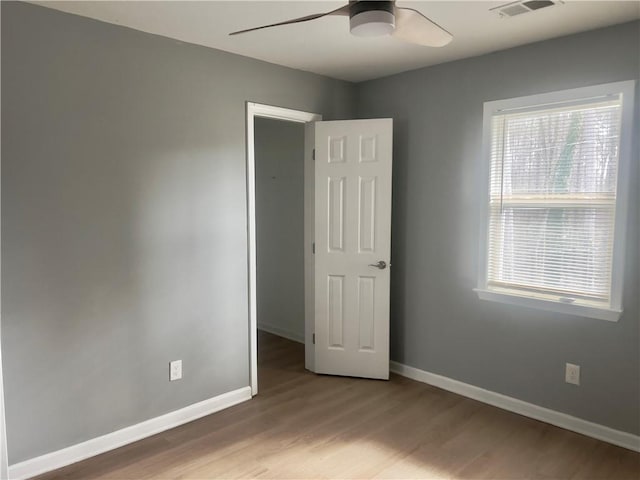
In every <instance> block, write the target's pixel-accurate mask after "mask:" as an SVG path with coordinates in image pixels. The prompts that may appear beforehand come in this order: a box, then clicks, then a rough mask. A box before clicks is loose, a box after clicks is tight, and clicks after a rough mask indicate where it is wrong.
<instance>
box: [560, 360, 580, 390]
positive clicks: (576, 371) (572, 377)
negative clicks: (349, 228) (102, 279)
mask: <svg viewBox="0 0 640 480" xmlns="http://www.w3.org/2000/svg"><path fill="white" fill-rule="evenodd" d="M564 381H565V382H567V383H571V384H573V385H580V365H574V364H573V363H567V365H566V367H565V370H564Z"/></svg>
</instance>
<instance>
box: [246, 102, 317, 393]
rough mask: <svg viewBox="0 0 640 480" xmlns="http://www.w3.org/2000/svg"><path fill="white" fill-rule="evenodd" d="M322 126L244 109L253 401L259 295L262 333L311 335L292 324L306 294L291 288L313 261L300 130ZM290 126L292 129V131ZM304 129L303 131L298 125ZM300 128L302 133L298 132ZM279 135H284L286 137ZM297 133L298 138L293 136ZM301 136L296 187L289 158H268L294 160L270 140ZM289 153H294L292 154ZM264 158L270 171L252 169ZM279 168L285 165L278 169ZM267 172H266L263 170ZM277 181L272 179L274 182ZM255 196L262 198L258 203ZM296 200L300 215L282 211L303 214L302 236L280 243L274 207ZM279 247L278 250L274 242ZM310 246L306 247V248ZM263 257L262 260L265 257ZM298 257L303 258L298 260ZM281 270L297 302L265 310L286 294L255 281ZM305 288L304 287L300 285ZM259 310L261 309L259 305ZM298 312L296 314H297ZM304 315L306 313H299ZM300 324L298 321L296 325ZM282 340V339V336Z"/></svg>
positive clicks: (287, 114) (295, 116)
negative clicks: (287, 260)
mask: <svg viewBox="0 0 640 480" xmlns="http://www.w3.org/2000/svg"><path fill="white" fill-rule="evenodd" d="M320 120H322V117H321V116H320V115H318V114H314V113H308V112H302V111H298V110H290V109H285V108H280V107H272V106H269V105H261V104H256V103H250V102H249V103H247V192H248V198H247V204H248V208H247V212H248V221H247V224H248V243H249V319H250V322H249V341H250V345H249V346H250V352H251V353H250V357H251V358H250V369H251V379H250V380H251V392H252V395H256V394H257V393H258V350H257V342H258V327H259V325H258V321H259V318H258V301H259V294H260V297H262V300H263V305H264V306H265V309H264V310H263V315H264V316H265V318H262V319H260V321H261V323H262V325H261V326H262V327H263V328H264V329H265V330H268V329H269V328H271V331H272V332H273V333H276V334H278V335H281V336H286V335H289V336H290V337H295V338H292V339H295V340H298V341H303V342H304V341H305V340H308V339H306V336H307V335H309V329H308V328H306V323H305V326H304V327H303V328H302V329H301V328H300V325H299V324H296V319H295V317H292V315H296V314H299V312H300V309H301V306H302V308H303V309H304V308H305V305H306V302H305V298H306V295H307V293H306V292H305V291H304V288H303V287H302V288H301V285H300V284H299V283H298V285H295V282H296V279H297V281H298V282H300V267H301V265H300V260H302V274H303V279H304V280H305V281H306V278H305V277H304V276H306V275H308V272H307V268H306V266H307V265H308V263H309V262H310V261H311V259H310V258H311V244H310V242H308V241H307V239H308V238H311V237H312V233H311V232H310V231H309V229H310V228H312V224H311V220H310V219H311V218H312V215H308V214H307V209H308V207H309V205H310V203H309V201H308V195H309V192H308V190H309V189H308V188H307V186H308V183H309V175H310V172H312V171H313V168H312V167H313V164H312V163H311V164H309V163H310V162H312V161H313V159H312V151H313V138H308V137H309V136H308V135H305V130H306V128H305V127H304V124H308V123H310V122H316V121H320ZM292 124H294V125H292ZM301 124H302V125H301ZM300 127H302V128H300ZM282 132H285V133H284V134H283V133H282ZM296 132H297V133H296ZM299 133H302V137H303V140H302V145H303V149H302V157H300V156H299V158H300V161H301V162H302V163H303V165H302V179H303V182H302V185H299V184H298V185H294V182H295V178H293V177H295V176H296V175H294V172H293V171H291V172H288V173H289V174H290V178H285V177H286V176H287V171H286V164H287V163H289V161H290V160H291V159H290V158H288V159H287V160H288V161H287V162H278V161H277V158H276V159H275V160H274V159H273V158H271V159H270V158H269V157H270V156H271V157H277V156H278V155H279V154H282V155H286V156H287V157H291V156H293V155H295V150H294V149H295V147H296V145H287V144H286V142H285V141H283V140H284V139H283V138H269V135H278V134H283V135H285V136H288V135H293V136H295V135H297V134H299ZM293 143H294V144H296V143H297V146H298V147H299V146H300V142H297V141H296V140H295V138H294V140H293ZM258 146H260V147H261V148H265V147H266V149H267V150H269V151H268V152H267V154H266V156H264V153H265V152H264V150H263V151H262V152H260V153H257V151H256V147H258ZM292 147H293V148H292ZM260 157H262V159H264V158H266V161H267V162H269V164H270V165H261V166H260V167H258V169H257V168H256V163H257V161H258V159H259V158H260ZM278 163H283V164H281V165H279V166H278ZM262 167H265V168H262ZM295 170H296V171H297V172H298V176H297V179H298V180H297V181H298V182H299V181H300V177H299V173H300V169H299V168H298V169H295ZM272 177H275V178H272ZM258 178H259V179H260V181H261V186H262V187H263V189H262V190H261V192H258V191H257V189H256V182H257V179H258ZM310 181H311V182H312V181H313V176H312V175H311V180H310ZM278 187H283V188H284V189H285V191H284V192H280V193H281V194H278V195H277V198H276V197H274V196H273V195H271V199H270V200H269V195H270V194H273V193H277V192H278ZM300 192H302V198H300ZM257 194H258V195H260V196H261V198H259V199H258V197H257ZM262 194H264V198H262ZM294 197H297V198H298V202H300V201H301V202H302V207H303V210H302V212H300V211H299V207H300V205H298V206H297V208H296V206H292V208H286V211H287V212H289V210H291V212H289V213H291V214H294V215H297V216H298V221H299V215H300V213H302V227H303V234H302V237H301V236H300V232H296V234H295V235H293V236H292V238H286V239H285V238H284V237H286V235H287V231H286V230H284V231H278V229H280V230H282V229H283V228H286V224H287V222H286V220H287V219H286V218H281V217H283V216H278V209H277V204H279V203H282V202H285V201H291V199H292V198H294ZM265 199H267V201H269V202H270V203H271V204H270V205H263V204H262V202H263V201H265ZM257 200H260V202H261V204H260V213H261V218H260V219H258V217H257V215H256V212H257V208H256V202H257ZM270 221H273V222H274V223H275V225H274V227H275V228H270V227H269V222H270ZM261 226H262V228H261V229H260V231H261V233H263V234H264V235H261V240H262V241H261V244H260V247H259V248H258V229H259V228H260V227H261ZM293 237H295V238H297V241H298V242H299V241H300V239H301V238H302V245H300V250H298V252H297V255H296V254H295V253H294V255H293V261H292V262H291V264H290V265H287V266H279V265H278V261H280V262H281V261H282V260H281V259H282V258H283V255H284V254H285V253H286V252H285V251H284V250H285V247H286V246H289V247H291V245H292V242H294V243H295V241H296V240H295V238H293ZM279 240H280V243H282V244H278V241H279ZM307 243H309V245H307ZM258 252H260V253H261V271H260V272H258ZM265 255H266V256H265ZM268 255H274V258H269V257H268ZM301 256H302V257H301ZM282 267H284V269H285V270H286V272H285V274H287V275H289V276H290V278H287V280H286V282H285V283H286V284H287V285H288V286H289V288H291V289H293V291H292V292H291V295H300V296H299V297H298V298H295V299H293V298H289V299H290V300H291V302H290V305H288V306H287V307H284V308H283V307H278V306H277V305H275V304H264V302H265V299H266V298H268V297H269V295H271V294H275V295H276V298H277V299H285V300H286V298H287V292H286V291H278V290H277V287H278V285H277V281H271V282H270V284H267V285H265V286H264V287H265V288H264V289H263V288H262V287H261V288H258V281H259V279H262V280H263V281H265V282H268V281H269V279H270V278H272V279H276V280H277V276H278V271H277V270H276V271H273V270H275V269H276V268H277V269H278V270H279V269H280V268H282ZM303 283H304V282H303ZM261 306H262V305H261ZM278 312H280V313H281V314H282V315H283V316H287V317H288V318H284V319H283V318H278ZM296 312H297V313H296ZM303 312H304V310H303ZM304 316H305V319H306V321H308V319H307V315H306V314H305V315H304ZM298 321H300V319H298ZM283 334H284V335H283Z"/></svg>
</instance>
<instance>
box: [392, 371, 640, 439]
mask: <svg viewBox="0 0 640 480" xmlns="http://www.w3.org/2000/svg"><path fill="white" fill-rule="evenodd" d="M390 370H391V371H392V372H394V373H397V374H398V375H402V376H403V377H407V378H411V379H413V380H417V381H419V382H422V383H427V384H429V385H433V386H434V387H439V388H442V389H443V390H448V391H449V392H453V393H457V394H459V395H462V396H464V397H468V398H472V399H474V400H478V401H479V402H483V403H487V404H489V405H493V406H494V407H498V408H502V409H503V410H509V411H510V412H514V413H518V414H520V415H524V416H525V417H529V418H534V419H536V420H540V421H542V422H546V423H550V424H551V425H555V426H557V427H561V428H564V429H566V430H571V431H572V432H577V433H581V434H582V435H586V436H588V437H593V438H596V439H598V440H602V441H604V442H608V443H612V444H613V445H618V446H620V447H624V448H628V449H629V450H633V451H635V452H640V436H638V435H633V434H631V433H627V432H622V431H620V430H614V429H613V428H609V427H605V426H604V425H600V424H597V423H593V422H589V421H587V420H583V419H581V418H577V417H573V416H571V415H567V414H566V413H560V412H557V411H555V410H550V409H548V408H544V407H540V406H538V405H534V404H533V403H528V402H524V401H522V400H518V399H516V398H513V397H508V396H506V395H502V394H500V393H496V392H492V391H490V390H485V389H484V388H480V387H476V386H474V385H469V384H468V383H464V382H460V381H458V380H453V379H451V378H448V377H443V376H442V375H437V374H435V373H431V372H426V371H424V370H420V369H418V368H414V367H409V366H407V365H403V364H402V363H398V362H390Z"/></svg>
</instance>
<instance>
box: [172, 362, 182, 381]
mask: <svg viewBox="0 0 640 480" xmlns="http://www.w3.org/2000/svg"><path fill="white" fill-rule="evenodd" d="M181 378H182V360H174V361H173V362H170V363H169V381H171V382H173V381H174V380H180V379H181Z"/></svg>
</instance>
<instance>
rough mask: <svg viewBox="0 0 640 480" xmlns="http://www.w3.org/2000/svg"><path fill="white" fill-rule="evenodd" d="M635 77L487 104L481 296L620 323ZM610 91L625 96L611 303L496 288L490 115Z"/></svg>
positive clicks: (484, 119)
mask: <svg viewBox="0 0 640 480" xmlns="http://www.w3.org/2000/svg"><path fill="white" fill-rule="evenodd" d="M635 86H636V81H635V80H627V81H622V82H613V83H606V84H600V85H593V86H588V87H581V88H573V89H569V90H560V91H555V92H549V93H542V94H535V95H527V96H523V97H516V98H509V99H504V100H494V101H489V102H485V103H484V111H483V125H482V156H481V167H480V175H479V178H480V181H482V185H481V187H480V191H481V195H482V197H481V198H482V201H481V203H480V204H481V211H480V220H481V222H480V242H479V244H480V250H479V265H478V283H477V288H475V289H474V291H475V292H476V293H477V294H478V297H479V298H480V299H482V300H490V301H495V302H501V303H507V304H512V305H518V306H523V307H531V308H537V309H541V310H547V311H553V312H559V313H565V314H570V315H577V316H581V317H589V318H597V319H601V320H608V321H613V322H616V321H618V320H619V319H620V316H621V315H622V290H623V277H624V257H625V242H626V233H627V232H626V230H627V223H628V216H629V215H628V209H629V204H628V202H629V189H630V179H629V176H630V175H629V174H630V170H631V160H632V154H633V152H632V141H633V140H632V131H633V113H634V108H635V103H634V94H635ZM609 95H622V101H621V103H622V105H621V118H620V150H619V155H618V178H617V179H616V204H615V219H614V231H613V253H612V268H611V294H610V302H609V306H607V307H605V306H592V305H585V304H579V303H578V304H576V303H566V302H562V301H561V300H560V298H557V299H553V298H544V296H536V295H532V294H526V293H520V294H519V293H515V292H513V291H508V290H502V289H499V288H498V289H496V288H492V287H489V286H488V262H489V228H490V226H489V224H490V205H489V201H490V175H491V136H492V130H491V128H492V126H491V124H492V118H493V116H494V115H495V114H497V113H500V112H502V113H504V112H505V111H509V110H513V111H516V110H517V111H526V110H527V109H538V108H540V107H543V106H548V107H549V108H552V107H553V106H554V105H555V106H560V105H562V104H570V103H572V102H577V101H578V102H579V101H584V100H588V99H592V98H593V99H595V98H598V97H606V96H609Z"/></svg>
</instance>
